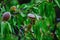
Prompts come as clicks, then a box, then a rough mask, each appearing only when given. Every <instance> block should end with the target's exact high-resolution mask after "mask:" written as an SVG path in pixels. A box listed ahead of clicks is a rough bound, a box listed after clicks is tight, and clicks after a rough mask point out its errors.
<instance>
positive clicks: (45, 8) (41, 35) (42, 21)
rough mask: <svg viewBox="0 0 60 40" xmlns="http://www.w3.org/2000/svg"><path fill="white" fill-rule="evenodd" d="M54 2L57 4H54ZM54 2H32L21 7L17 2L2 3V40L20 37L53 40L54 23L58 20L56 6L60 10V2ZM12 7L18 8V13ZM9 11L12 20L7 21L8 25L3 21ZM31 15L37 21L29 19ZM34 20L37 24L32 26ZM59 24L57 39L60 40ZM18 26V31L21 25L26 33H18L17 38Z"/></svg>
mask: <svg viewBox="0 0 60 40" xmlns="http://www.w3.org/2000/svg"><path fill="white" fill-rule="evenodd" d="M2 2H3V3H2ZM54 2H55V3H56V4H54ZM54 2H49V0H31V2H30V3H28V4H22V5H20V4H19V3H18V1H17V0H9V1H7V0H4V1H1V3H0V40H18V37H19V36H20V37H21V38H20V40H53V39H54V36H53V35H54V34H52V32H51V31H53V30H54V27H55V23H54V22H55V18H56V14H55V10H54V6H55V5H58V7H59V8H60V1H59V0H55V1H54ZM12 6H15V7H16V11H13V12H12V11H11V10H10V8H11V7H12ZM7 11H8V12H10V13H11V18H10V20H8V21H6V22H7V23H6V22H5V21H3V20H2V15H3V13H4V12H7ZM29 13H31V14H34V15H35V19H31V18H30V19H29V17H28V14H29ZM36 15H39V16H41V17H42V18H39V20H38V19H37V18H38V17H37V16H36ZM32 20H35V24H31V23H32ZM2 22H3V23H2ZM33 22H34V21H33ZM7 24H8V26H7ZM29 24H31V25H29ZM59 24H60V23H58V25H57V26H58V27H57V30H56V32H55V33H56V36H57V38H58V39H59V40H60V33H59V32H60V29H59V27H60V25H59ZM16 25H17V26H18V30H20V28H21V25H22V27H23V29H24V31H22V30H21V31H22V34H21V32H20V31H18V35H17V36H16V35H15V34H14V33H15V32H14V28H15V27H16ZM28 25H29V26H28ZM4 27H5V28H4ZM9 30H10V31H9ZM23 34H24V35H23Z"/></svg>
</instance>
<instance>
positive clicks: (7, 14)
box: [2, 12, 11, 21]
mask: <svg viewBox="0 0 60 40" xmlns="http://www.w3.org/2000/svg"><path fill="white" fill-rule="evenodd" d="M10 17H11V14H10V12H5V13H4V14H3V15H2V19H3V21H8V20H9V19H10Z"/></svg>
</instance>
